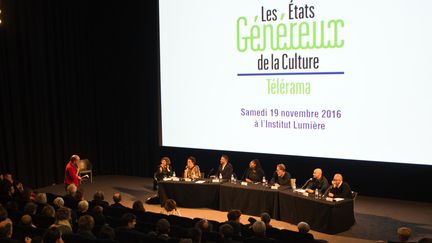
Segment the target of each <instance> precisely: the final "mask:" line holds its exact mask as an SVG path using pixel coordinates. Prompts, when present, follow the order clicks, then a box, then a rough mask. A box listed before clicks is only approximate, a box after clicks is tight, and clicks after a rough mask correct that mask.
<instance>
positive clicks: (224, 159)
mask: <svg viewBox="0 0 432 243" xmlns="http://www.w3.org/2000/svg"><path fill="white" fill-rule="evenodd" d="M228 161H229V157H228V155H226V154H222V155H221V158H220V163H221V165H225V164H227V163H228Z"/></svg>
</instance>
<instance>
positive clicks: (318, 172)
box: [313, 168, 322, 179]
mask: <svg viewBox="0 0 432 243" xmlns="http://www.w3.org/2000/svg"><path fill="white" fill-rule="evenodd" d="M321 176H322V170H321V169H320V168H316V169H315V170H314V171H313V178H315V179H320V178H321Z"/></svg>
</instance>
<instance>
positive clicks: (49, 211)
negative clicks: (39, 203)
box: [41, 205, 56, 218]
mask: <svg viewBox="0 0 432 243" xmlns="http://www.w3.org/2000/svg"><path fill="white" fill-rule="evenodd" d="M55 212H56V211H55V209H54V207H53V206H51V205H46V206H45V207H43V209H42V211H41V215H43V216H46V217H50V218H55Z"/></svg>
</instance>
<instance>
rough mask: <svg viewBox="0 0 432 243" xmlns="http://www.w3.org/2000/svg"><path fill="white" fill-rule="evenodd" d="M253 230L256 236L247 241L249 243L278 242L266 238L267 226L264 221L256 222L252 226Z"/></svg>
mask: <svg viewBox="0 0 432 243" xmlns="http://www.w3.org/2000/svg"><path fill="white" fill-rule="evenodd" d="M252 230H253V232H254V235H253V236H252V237H251V238H249V239H247V240H246V242H247V241H248V240H249V241H253V242H255V241H259V242H264V241H265V242H273V241H274V242H277V241H276V240H275V239H272V238H269V237H266V225H265V223H264V222H263V221H256V222H255V223H253V225H252Z"/></svg>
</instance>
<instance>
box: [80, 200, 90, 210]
mask: <svg viewBox="0 0 432 243" xmlns="http://www.w3.org/2000/svg"><path fill="white" fill-rule="evenodd" d="M88 209H89V203H88V202H87V201H86V200H82V201H79V203H78V211H79V212H81V213H85V212H87V211H88Z"/></svg>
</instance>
